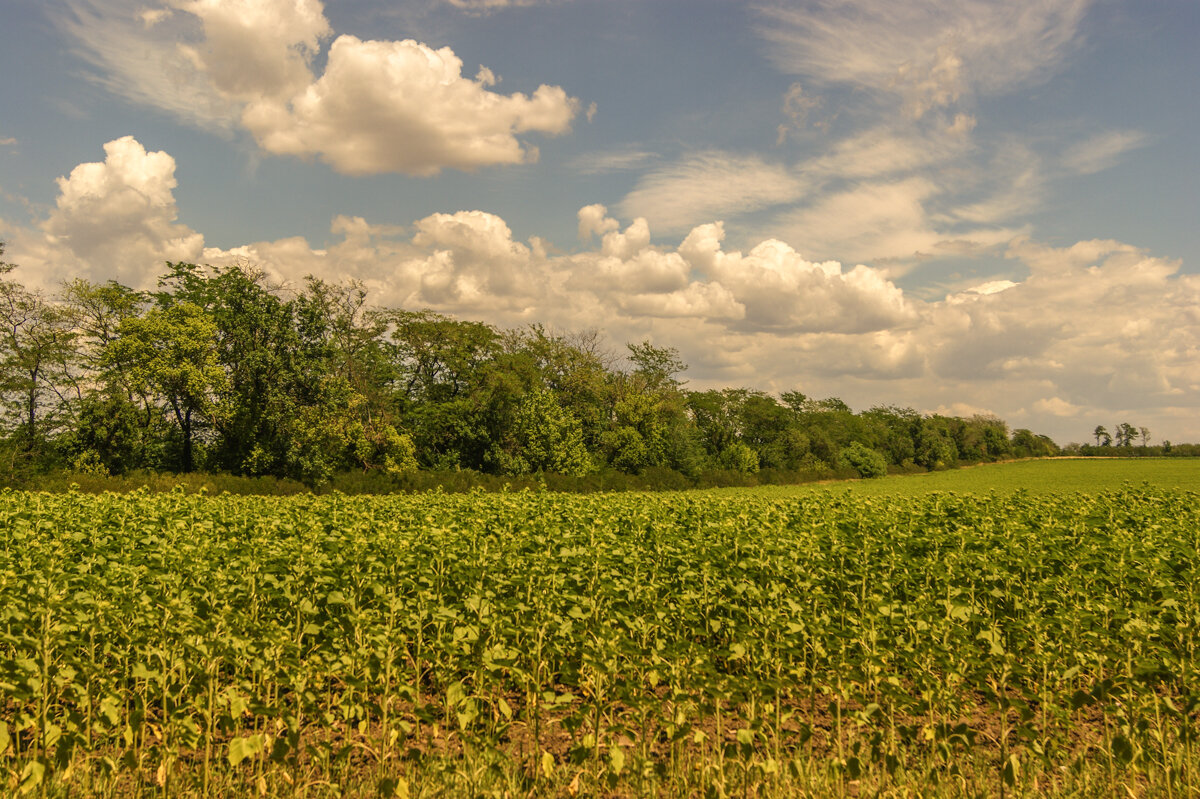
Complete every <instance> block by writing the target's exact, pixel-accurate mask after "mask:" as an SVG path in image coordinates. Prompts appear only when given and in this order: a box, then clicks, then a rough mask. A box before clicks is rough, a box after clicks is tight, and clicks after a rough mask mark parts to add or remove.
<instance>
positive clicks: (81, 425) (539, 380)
mask: <svg viewBox="0 0 1200 799" xmlns="http://www.w3.org/2000/svg"><path fill="white" fill-rule="evenodd" d="M10 272H11V267H9V266H0V328H2V329H0V396H2V398H3V400H4V403H3V405H2V406H0V474H2V475H3V476H5V477H6V479H8V480H10V481H17V480H25V479H28V478H29V477H31V476H33V475H39V474H40V475H43V476H44V475H46V474H47V473H49V472H50V471H53V470H55V469H59V470H64V469H65V470H71V471H79V470H80V469H84V468H86V469H89V470H93V471H100V470H103V471H107V472H109V473H111V474H114V475H119V474H123V473H126V472H130V471H137V470H141V469H165V470H171V471H175V472H185V473H186V472H189V471H192V470H194V469H201V470H204V471H207V472H210V473H229V474H234V475H242V476H247V477H274V478H280V479H290V480H299V481H302V482H304V483H305V484H306V485H308V486H310V487H321V486H328V485H329V484H330V483H331V482H332V481H333V480H334V478H335V477H336V476H337V475H341V474H346V473H348V472H351V471H359V470H361V471H365V472H374V473H378V474H379V475H381V480H380V484H381V485H383V484H389V481H392V480H393V479H397V480H399V479H400V476H401V475H406V474H409V473H411V472H412V471H413V470H415V469H421V470H426V471H433V472H441V473H445V472H449V471H453V470H469V471H470V472H473V473H482V474H488V475H493V476H500V477H514V476H518V475H525V474H535V473H536V474H540V475H542V477H543V478H545V476H546V475H553V474H561V475H564V476H566V477H571V478H581V477H583V476H586V475H588V474H590V473H592V472H593V471H595V470H606V469H607V470H616V471H619V472H622V473H624V474H626V475H631V476H639V475H643V474H659V475H668V474H669V475H670V477H669V479H665V480H664V481H663V485H675V484H676V483H678V482H679V479H680V478H679V476H680V475H682V481H683V484H684V485H692V486H695V485H715V484H739V485H742V484H752V483H755V482H759V478H758V477H756V476H755V475H756V474H757V472H758V471H759V470H765V471H767V472H769V473H770V475H769V476H767V477H764V478H762V480H765V481H771V480H777V479H784V478H785V476H787V475H793V476H795V478H796V479H811V478H812V476H813V475H817V474H825V475H829V474H832V473H835V472H837V471H839V470H841V471H845V472H849V471H850V470H851V467H849V466H847V463H848V461H847V458H846V457H844V455H845V453H846V452H847V451H848V448H850V447H851V446H852V445H854V444H859V445H861V447H865V448H867V449H870V450H874V451H875V452H877V453H879V454H880V455H881V456H882V457H883V459H884V461H885V464H886V466H887V467H889V468H891V469H896V470H902V471H903V470H910V469H913V468H918V467H919V468H924V469H930V470H933V469H941V468H946V467H949V466H954V465H958V464H961V463H978V462H986V461H992V460H997V459H1001V458H1008V457H1013V456H1014V455H1019V456H1026V457H1028V456H1044V455H1050V454H1055V453H1056V452H1057V451H1058V450H1057V447H1056V446H1055V445H1054V443H1053V442H1051V441H1049V439H1046V438H1044V437H1041V436H1037V435H1036V434H1035V433H1032V432H1031V431H1016V432H1014V434H1013V436H1012V437H1011V439H1010V437H1009V435H1008V429H1007V427H1006V425H1005V424H1004V422H1002V421H1001V420H999V419H995V418H992V417H983V416H976V417H972V418H970V419H958V418H953V417H944V416H938V415H923V414H920V413H918V412H917V411H915V410H913V409H911V408H897V407H892V406H886V405H883V406H878V407H876V408H872V409H871V410H870V411H867V412H864V413H861V414H858V413H855V412H854V411H853V410H852V409H851V408H850V407H849V406H848V405H847V404H846V403H845V402H844V401H843V400H841V399H839V398H837V397H827V398H824V399H820V398H815V397H810V396H807V395H805V394H803V393H801V392H799V391H785V392H783V393H782V394H781V395H780V396H779V397H775V396H772V395H770V394H767V393H765V392H762V391H756V390H753V389H748V388H726V389H721V390H705V391H692V390H689V389H687V388H686V381H685V380H684V379H683V378H682V374H683V372H684V370H686V368H687V365H686V364H685V363H684V362H683V361H682V360H681V358H680V356H679V352H678V351H677V350H675V349H674V348H672V347H668V346H662V345H657V344H654V343H651V342H650V341H648V340H647V341H642V342H641V343H637V344H629V345H627V347H626V349H625V353H626V357H625V359H624V360H622V359H620V358H618V357H617V355H616V354H614V353H613V352H610V351H609V350H608V349H607V348H606V345H605V344H604V342H603V339H602V338H601V337H600V334H599V333H598V332H597V331H583V332H565V333H564V332H555V331H550V330H547V329H546V328H544V327H542V326H540V325H531V326H529V327H527V328H521V329H516V330H501V329H498V328H496V327H493V326H491V325H487V324H484V323H482V322H475V321H467V320H459V319H453V318H451V317H448V316H445V315H442V314H438V313H435V312H432V311H428V310H399V309H387V308H376V307H373V306H371V305H370V304H369V302H368V292H367V290H366V288H365V287H364V286H363V285H361V284H359V283H355V282H353V281H350V282H345V283H340V284H337V283H329V282H326V281H322V280H319V279H316V278H311V277H310V278H308V279H307V280H306V281H305V282H304V284H303V286H301V287H298V288H293V289H287V290H285V289H283V288H282V287H277V286H273V285H271V284H270V283H269V281H268V280H267V277H266V276H265V274H264V273H262V272H261V271H259V270H257V269H255V268H253V267H252V266H250V265H247V264H234V265H230V266H220V267H213V266H200V265H196V264H190V263H169V264H167V265H166V268H165V271H164V273H163V274H162V276H161V277H160V279H159V286H158V288H157V290H155V291H151V292H139V291H134V290H133V289H131V288H129V287H127V286H123V285H121V284H119V283H115V282H111V281H110V282H108V283H105V284H93V283H89V282H87V281H84V280H74V281H72V282H70V283H68V284H67V285H66V286H65V287H64V289H63V291H62V294H61V296H60V297H57V298H53V297H45V296H43V295H41V294H39V293H36V292H30V291H27V290H26V289H24V288H23V287H22V286H20V284H18V283H16V282H14V281H12V280H11V279H10V278H9V274H10ZM1118 433H1119V443H1120V444H1121V446H1118V447H1115V448H1114V449H1115V450H1118V451H1120V452H1122V453H1124V452H1126V451H1127V450H1129V449H1130V446H1129V444H1130V442H1132V441H1133V440H1134V438H1135V437H1137V436H1140V438H1141V442H1142V449H1144V450H1147V451H1149V449H1150V448H1148V447H1147V446H1146V445H1147V444H1148V439H1149V431H1148V430H1145V429H1144V428H1142V429H1137V428H1134V427H1132V426H1131V425H1128V424H1124V425H1123V426H1121V427H1119V428H1118ZM1178 450H1179V451H1181V452H1182V451H1185V450H1186V448H1185V447H1180V448H1178ZM858 452H859V450H855V453H858ZM854 457H858V456H857V454H855V455H854ZM356 479H357V478H356ZM404 481H406V482H408V483H411V482H413V480H412V478H411V477H405V478H404ZM628 482H629V483H630V484H639V485H640V484H643V483H645V482H646V481H644V480H633V481H628ZM651 482H652V481H651Z"/></svg>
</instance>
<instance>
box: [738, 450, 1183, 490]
mask: <svg viewBox="0 0 1200 799" xmlns="http://www.w3.org/2000/svg"><path fill="white" fill-rule="evenodd" d="M1127 484H1133V485H1142V484H1148V485H1151V486H1154V487H1155V488H1169V489H1181V490H1185V491H1200V459H1192V458H1137V459H1134V458H1041V459H1037V460H1027V461H1010V462H1007V463H986V464H981V465H979V466H970V467H967V468H964V469H950V470H947V471H941V472H926V473H923V474H898V475H890V476H888V477H883V478H880V479H877V480H850V481H837V482H829V483H819V484H815V485H814V484H807V485H795V486H761V487H758V488H750V489H745V488H743V489H716V490H719V491H738V492H750V493H753V494H755V495H759V496H770V497H788V496H797V495H809V494H811V493H813V492H823V491H835V492H848V493H850V494H854V495H864V496H882V495H892V496H920V495H922V494H928V493H931V492H934V491H952V492H955V493H960V494H987V493H989V492H997V493H1001V494H1010V493H1015V492H1017V491H1027V492H1029V493H1032V494H1062V493H1074V492H1084V493H1095V492H1098V491H1107V490H1113V489H1118V488H1121V487H1122V486H1124V485H1127Z"/></svg>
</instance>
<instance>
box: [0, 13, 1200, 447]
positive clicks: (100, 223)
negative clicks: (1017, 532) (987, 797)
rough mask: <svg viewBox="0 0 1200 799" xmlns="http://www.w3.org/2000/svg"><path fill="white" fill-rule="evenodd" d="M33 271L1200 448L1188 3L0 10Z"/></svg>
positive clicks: (14, 169) (25, 256) (1198, 233)
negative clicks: (240, 273)
mask: <svg viewBox="0 0 1200 799" xmlns="http://www.w3.org/2000/svg"><path fill="white" fill-rule="evenodd" d="M0 14H2V19H3V25H0V72H2V73H3V75H4V76H5V78H4V80H3V81H0V240H2V241H4V242H5V245H6V251H5V255H4V259H5V261H8V262H11V263H14V264H16V265H17V269H16V270H15V272H14V273H13V275H12V278H13V279H16V280H19V281H20V282H22V283H24V284H25V285H26V286H29V287H31V288H36V289H39V290H41V291H43V292H45V293H46V294H47V296H53V295H54V294H55V293H56V292H57V291H59V290H60V289H61V286H62V284H63V282H64V281H66V280H70V279H73V278H80V277H82V278H86V279H89V280H93V281H104V280H109V279H115V280H119V281H121V282H122V283H125V284H127V285H131V286H134V287H137V288H153V287H154V286H155V281H156V278H157V276H158V275H159V274H160V273H161V272H162V267H163V264H164V263H165V262H168V261H171V262H174V261H188V262H194V263H209V264H214V265H224V264H230V263H243V264H249V265H252V266H255V267H257V268H259V269H262V270H263V271H264V272H265V273H266V275H267V276H268V278H269V279H270V280H271V282H272V283H273V284H275V285H278V286H280V287H281V290H284V291H288V290H292V289H295V288H298V287H300V286H302V285H303V280H304V278H305V276H307V275H315V276H317V277H320V278H322V279H326V280H330V281H345V280H356V281H360V282H361V283H362V284H363V285H364V286H365V287H366V288H367V289H368V290H369V292H370V293H369V297H368V299H369V301H370V302H372V303H374V304H376V305H378V306H383V307H392V308H406V309H421V308H428V309H432V310H435V311H438V312H441V313H445V314H449V315H453V316H455V317H458V318H462V319H470V320H480V321H486V322H489V323H492V324H495V325H498V326H501V327H506V328H507V327H519V326H524V325H528V324H533V323H539V324H543V325H545V326H547V327H549V328H550V329H552V330H555V331H562V332H567V331H580V330H590V329H596V330H599V331H601V332H602V333H603V334H604V336H605V337H606V339H607V340H608V341H609V342H610V343H611V345H612V347H613V349H614V351H623V347H624V344H626V343H631V342H640V341H643V340H649V341H651V342H653V343H654V344H656V345H658V346H663V347H674V348H676V349H677V350H679V352H680V355H681V357H682V359H683V360H684V361H685V362H686V363H687V364H689V368H688V370H687V373H686V374H685V375H684V377H685V378H686V379H687V381H688V383H687V385H688V387H689V388H693V389H705V388H716V387H749V388H755V389H761V390H764V391H769V392H773V393H779V392H783V391H791V390H799V391H802V392H803V393H805V394H807V395H809V396H813V397H819V398H820V397H829V396H837V397H840V398H841V399H843V400H844V401H846V402H847V403H849V404H850V406H851V407H853V408H855V409H856V410H865V409H867V408H870V407H873V406H877V405H897V406H902V407H913V408H916V409H917V410H919V411H922V412H927V413H930V412H937V413H947V414H954V415H963V416H969V415H973V414H976V413H988V414H995V415H997V416H1000V417H1001V418H1003V419H1005V420H1006V421H1007V422H1008V423H1009V424H1010V425H1011V426H1012V427H1014V428H1016V427H1027V428H1031V429H1033V430H1035V431H1037V432H1040V433H1045V434H1048V435H1050V436H1051V437H1053V438H1054V439H1055V440H1056V441H1058V442H1059V443H1060V444H1065V443H1068V442H1073V441H1074V442H1086V441H1089V440H1091V438H1092V430H1093V428H1095V427H1096V425H1105V426H1107V427H1108V428H1109V429H1110V430H1111V429H1112V427H1113V426H1115V425H1116V424H1118V423H1121V422H1129V423H1131V424H1133V425H1134V426H1137V427H1142V426H1144V427H1148V428H1149V429H1150V431H1151V442H1152V443H1160V442H1161V441H1162V440H1164V439H1169V440H1173V441H1177V442H1179V441H1200V368H1197V364H1198V363H1200V95H1198V94H1197V91H1196V88H1195V81H1196V78H1197V76H1200V47H1197V46H1196V45H1197V42H1200V0H1022V1H1021V2H1013V1H1012V0H1007V1H1003V2H991V1H990V0H987V1H985V0H906V2H894V0H326V1H325V2H321V0H36V1H35V0H0Z"/></svg>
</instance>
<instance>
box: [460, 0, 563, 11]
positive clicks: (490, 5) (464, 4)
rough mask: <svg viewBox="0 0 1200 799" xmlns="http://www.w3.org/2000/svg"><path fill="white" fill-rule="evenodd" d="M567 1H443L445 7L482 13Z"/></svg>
mask: <svg viewBox="0 0 1200 799" xmlns="http://www.w3.org/2000/svg"><path fill="white" fill-rule="evenodd" d="M562 2H567V0H445V3H446V4H447V5H451V6H454V7H455V8H460V9H462V10H463V11H473V12H483V13H488V12H491V11H498V10H500V9H502V8H527V7H529V6H539V5H554V4H556V3H562Z"/></svg>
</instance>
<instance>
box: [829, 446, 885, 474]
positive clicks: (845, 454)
mask: <svg viewBox="0 0 1200 799" xmlns="http://www.w3.org/2000/svg"><path fill="white" fill-rule="evenodd" d="M838 457H839V458H840V460H841V463H842V465H843V467H844V468H847V469H853V470H854V471H855V472H857V473H858V475H859V477H883V476H884V475H886V474H887V471H888V470H887V461H885V460H884V459H883V456H882V455H880V454H879V453H878V452H876V451H875V450H873V449H871V448H870V447H867V446H864V445H863V444H861V443H859V442H857V441H855V442H854V443H853V444H851V445H850V446H848V447H846V448H845V449H844V450H842V452H841V454H840V455H839V456H838Z"/></svg>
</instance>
